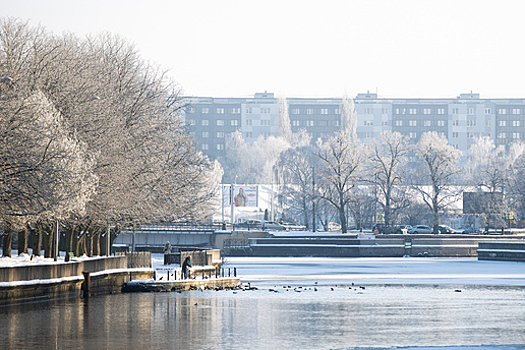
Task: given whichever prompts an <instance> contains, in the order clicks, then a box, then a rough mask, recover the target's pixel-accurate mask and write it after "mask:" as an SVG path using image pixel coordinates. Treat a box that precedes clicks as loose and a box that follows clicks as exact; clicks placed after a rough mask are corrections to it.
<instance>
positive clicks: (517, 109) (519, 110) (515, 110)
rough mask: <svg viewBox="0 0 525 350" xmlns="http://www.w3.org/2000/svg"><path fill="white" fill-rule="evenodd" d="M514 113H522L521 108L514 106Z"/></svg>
mask: <svg viewBox="0 0 525 350" xmlns="http://www.w3.org/2000/svg"><path fill="white" fill-rule="evenodd" d="M512 114H521V109H519V108H513V109H512Z"/></svg>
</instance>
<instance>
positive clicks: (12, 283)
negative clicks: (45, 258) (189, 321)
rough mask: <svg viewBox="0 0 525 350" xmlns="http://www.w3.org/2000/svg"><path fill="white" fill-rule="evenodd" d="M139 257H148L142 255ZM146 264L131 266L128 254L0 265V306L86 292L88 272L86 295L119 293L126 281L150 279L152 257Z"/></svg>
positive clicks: (72, 295)
mask: <svg viewBox="0 0 525 350" xmlns="http://www.w3.org/2000/svg"><path fill="white" fill-rule="evenodd" d="M147 255H149V253H147ZM142 259H143V261H146V260H147V259H146V258H145V257H142ZM135 264H136V261H135ZM147 265H148V266H144V267H138V268H131V269H130V268H128V257H127V256H114V257H101V258H96V259H88V260H79V261H69V262H59V263H53V264H45V265H44V264H42V265H30V266H9V267H0V305H5V304H10V303H18V302H27V301H35V300H46V299H55V298H71V297H79V296H81V295H85V294H84V293H83V291H82V288H83V286H85V285H86V283H85V276H87V275H88V274H89V291H88V293H87V294H88V295H94V294H108V293H118V292H120V289H121V287H122V285H123V284H124V283H125V282H128V281H130V280H135V279H147V278H152V277H153V275H154V270H153V269H151V268H150V266H151V257H150V259H149V262H147ZM84 273H87V274H84Z"/></svg>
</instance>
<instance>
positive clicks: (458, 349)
mask: <svg viewBox="0 0 525 350" xmlns="http://www.w3.org/2000/svg"><path fill="white" fill-rule="evenodd" d="M394 349H395V350H524V349H525V344H524V345H479V346H421V347H417V346H416V347H413V346H410V347H394V348H344V349H340V350H394Z"/></svg>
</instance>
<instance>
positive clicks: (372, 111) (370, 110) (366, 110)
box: [365, 108, 374, 114]
mask: <svg viewBox="0 0 525 350" xmlns="http://www.w3.org/2000/svg"><path fill="white" fill-rule="evenodd" d="M365 114H374V109H373V108H365Z"/></svg>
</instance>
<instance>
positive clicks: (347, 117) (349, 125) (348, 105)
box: [341, 94, 357, 139]
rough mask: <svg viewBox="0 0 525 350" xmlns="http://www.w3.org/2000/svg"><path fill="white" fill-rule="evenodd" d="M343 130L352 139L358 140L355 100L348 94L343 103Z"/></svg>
mask: <svg viewBox="0 0 525 350" xmlns="http://www.w3.org/2000/svg"><path fill="white" fill-rule="evenodd" d="M341 130H343V131H344V132H345V133H347V134H348V135H350V137H352V138H354V139H355V138H357V112H356V110H355V105H354V100H353V98H352V97H350V96H348V95H347V94H345V95H344V96H343V99H342V101H341Z"/></svg>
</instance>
